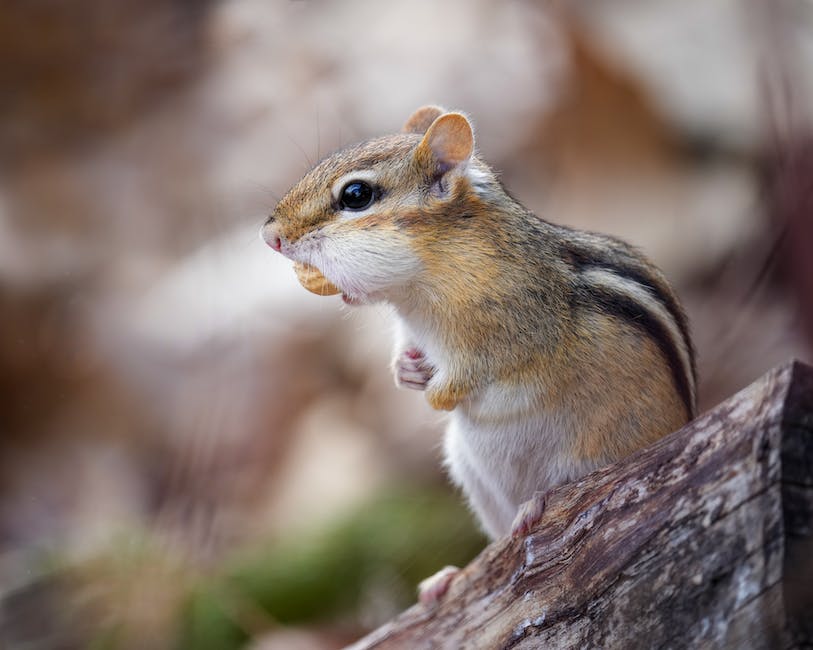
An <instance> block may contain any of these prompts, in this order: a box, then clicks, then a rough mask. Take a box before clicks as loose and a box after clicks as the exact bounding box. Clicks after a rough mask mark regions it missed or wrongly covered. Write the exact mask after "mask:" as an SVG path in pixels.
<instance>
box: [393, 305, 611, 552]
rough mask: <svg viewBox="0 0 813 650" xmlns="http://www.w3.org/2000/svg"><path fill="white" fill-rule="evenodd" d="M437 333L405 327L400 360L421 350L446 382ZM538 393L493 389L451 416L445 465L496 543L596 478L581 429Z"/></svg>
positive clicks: (506, 386)
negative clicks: (540, 501)
mask: <svg viewBox="0 0 813 650" xmlns="http://www.w3.org/2000/svg"><path fill="white" fill-rule="evenodd" d="M433 334H434V333H433V332H432V331H431V330H429V329H426V328H424V327H421V324H420V323H407V322H405V321H403V320H401V319H397V330H396V355H397V354H398V353H399V352H400V351H401V350H404V349H406V348H407V347H411V346H415V347H418V348H419V349H421V350H422V351H424V352H425V353H426V356H427V359H428V360H429V361H430V362H431V363H432V365H433V366H434V367H435V368H436V373H437V376H436V379H437V378H439V377H440V378H442V377H443V376H444V375H445V374H446V371H447V369H446V364H447V363H448V356H449V355H448V354H447V352H446V350H444V349H443V346H442V345H440V344H439V343H438V337H436V336H433ZM540 390H541V389H540V388H539V387H538V386H534V387H530V386H525V385H522V384H510V383H492V384H489V385H488V386H486V387H484V388H482V389H480V390H478V391H477V393H476V394H474V395H472V396H470V397H469V398H468V399H466V400H465V402H464V403H462V404H460V405H459V406H457V408H456V409H455V410H454V411H453V412H452V413H451V415H450V418H449V423H448V426H447V429H446V434H445V438H444V445H443V446H444V456H445V463H446V466H447V468H448V470H449V474H450V475H451V478H452V480H453V481H454V482H455V483H456V484H457V485H458V486H459V487H460V488H461V489H462V490H463V493H464V494H465V496H466V498H467V499H468V501H469V503H470V505H471V508H472V510H474V512H475V514H476V515H477V517H478V518H479V520H480V522H481V524H482V527H483V529H484V530H485V532H486V533H487V534H488V535H490V536H491V537H494V538H496V537H500V536H502V535H505V534H507V533H508V532H509V530H510V528H511V523H512V522H513V520H514V517H515V515H516V513H517V509H518V508H519V506H520V505H521V504H522V503H523V502H525V501H527V500H528V499H530V498H531V497H532V496H533V495H534V493H535V492H540V491H542V492H544V491H546V490H548V489H549V488H551V487H553V486H555V485H559V484H560V483H564V482H566V481H569V480H573V479H575V478H578V477H580V476H583V475H584V474H586V473H588V472H589V471H592V470H593V469H595V467H596V466H597V463H595V462H587V461H579V460H576V457H575V454H574V450H573V447H574V440H575V433H576V432H575V430H574V429H575V426H576V425H575V423H574V422H573V421H572V419H571V418H570V417H569V414H568V413H556V412H550V411H544V410H543V409H542V408H541V406H540V404H541V402H542V400H540V395H539V391H540Z"/></svg>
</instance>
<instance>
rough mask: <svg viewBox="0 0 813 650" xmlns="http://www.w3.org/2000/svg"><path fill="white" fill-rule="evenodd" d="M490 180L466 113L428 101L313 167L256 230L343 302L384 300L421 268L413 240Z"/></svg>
mask: <svg viewBox="0 0 813 650" xmlns="http://www.w3.org/2000/svg"><path fill="white" fill-rule="evenodd" d="M491 182H495V181H493V176H492V175H491V173H490V172H489V171H488V168H487V167H485V166H484V165H483V164H482V163H480V162H479V161H478V160H477V159H476V158H474V135H473V133H472V128H471V125H470V123H469V121H468V119H466V117H465V116H464V115H462V114H460V113H447V112H445V111H443V110H442V109H440V108H437V107H434V106H427V107H424V108H421V109H418V110H417V111H416V112H415V113H414V114H413V115H412V116H411V117H410V118H409V120H407V122H406V124H405V125H404V128H403V130H402V132H401V133H400V134H397V135H391V136H386V137H382V138H377V139H374V140H370V141H367V142H363V143H361V144H358V145H355V146H352V147H349V148H347V149H344V150H341V151H339V152H337V153H335V154H333V155H331V156H329V157H327V158H326V159H324V160H323V161H322V162H320V163H319V164H318V165H316V167H314V168H313V169H312V170H311V171H310V172H308V173H307V174H306V175H305V176H304V178H302V180H301V181H299V183H297V184H296V185H295V186H294V187H293V188H292V189H291V190H290V192H288V194H287V195H286V196H285V197H284V198H283V199H282V200H281V201H280V202H279V204H278V205H277V207H276V208H275V210H274V212H273V214H272V215H271V217H269V219H268V221H267V222H266V223H265V225H264V226H263V229H262V236H263V238H264V239H265V241H266V242H267V243H268V245H269V246H271V247H272V248H273V249H274V250H276V251H279V252H280V253H282V254H283V255H286V256H287V257H289V258H291V259H293V260H294V261H296V262H299V263H301V264H306V265H310V266H313V267H316V268H317V269H318V270H319V271H321V273H322V274H323V275H324V276H325V277H326V278H327V279H328V280H329V281H330V282H331V283H332V284H333V285H335V287H337V288H338V289H339V290H340V291H341V292H342V293H343V294H345V298H346V299H349V300H351V301H361V302H367V301H372V300H376V299H381V298H386V297H388V295H391V294H392V293H393V292H394V291H397V290H398V289H399V288H402V287H404V286H406V285H408V284H409V283H410V282H413V281H414V280H415V279H416V277H417V276H418V274H419V273H420V271H421V269H422V267H423V263H424V260H423V258H422V255H421V253H422V250H421V248H422V246H423V244H422V242H421V240H422V239H425V238H426V237H430V238H435V239H437V236H438V232H437V228H441V229H442V228H443V226H444V223H445V224H449V223H451V222H452V221H453V220H454V219H455V218H456V215H466V213H467V209H466V200H467V197H470V195H474V194H476V193H477V191H478V187H479V188H480V189H482V187H484V186H485V185H487V184H488V183H491ZM481 186H482V187H481ZM469 212H470V211H469ZM460 218H464V217H463V216H461V217H460ZM334 292H335V291H334Z"/></svg>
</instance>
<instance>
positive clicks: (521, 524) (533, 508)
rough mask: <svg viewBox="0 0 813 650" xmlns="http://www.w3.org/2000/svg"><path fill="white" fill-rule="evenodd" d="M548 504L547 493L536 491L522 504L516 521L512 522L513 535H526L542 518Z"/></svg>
mask: <svg viewBox="0 0 813 650" xmlns="http://www.w3.org/2000/svg"><path fill="white" fill-rule="evenodd" d="M546 505H547V493H546V492H536V493H535V494H534V495H533V497H531V498H530V499H529V500H528V501H526V502H525V503H523V504H522V505H520V507H519V510H517V516H516V517H514V523H512V524H511V537H525V535H527V534H528V533H530V532H531V530H532V529H533V527H534V526H536V524H538V523H539V520H540V519H542V515H543V514H545V506H546Z"/></svg>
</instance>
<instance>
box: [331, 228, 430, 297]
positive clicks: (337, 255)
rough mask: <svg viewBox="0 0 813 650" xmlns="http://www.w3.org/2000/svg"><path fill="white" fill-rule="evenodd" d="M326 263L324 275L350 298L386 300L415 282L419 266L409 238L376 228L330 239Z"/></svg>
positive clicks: (343, 234)
mask: <svg viewBox="0 0 813 650" xmlns="http://www.w3.org/2000/svg"><path fill="white" fill-rule="evenodd" d="M322 259H323V268H322V272H323V273H324V274H325V276H326V277H328V278H329V279H330V280H331V281H333V282H334V283H335V284H336V286H338V287H341V288H342V289H343V290H344V291H345V292H346V293H347V294H348V295H349V296H350V297H367V296H375V295H379V296H381V297H386V294H387V292H388V291H389V290H391V289H393V288H395V287H397V286H399V285H401V284H403V283H405V282H408V281H409V280H410V279H412V278H413V277H414V276H415V274H416V273H417V271H418V264H419V262H418V259H417V257H416V256H415V255H414V254H413V253H412V251H411V249H410V247H409V245H408V242H407V241H406V240H405V238H403V237H402V236H400V234H399V233H397V232H392V231H389V230H383V229H376V228H371V229H368V230H357V231H355V232H351V233H342V234H341V235H339V234H338V233H337V236H335V237H326V238H325V240H324V242H323V247H322Z"/></svg>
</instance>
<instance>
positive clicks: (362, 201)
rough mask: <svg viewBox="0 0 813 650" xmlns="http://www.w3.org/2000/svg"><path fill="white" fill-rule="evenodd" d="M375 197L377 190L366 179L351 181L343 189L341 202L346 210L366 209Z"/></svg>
mask: <svg viewBox="0 0 813 650" xmlns="http://www.w3.org/2000/svg"><path fill="white" fill-rule="evenodd" d="M374 199H375V192H374V191H373V188H372V187H370V186H369V185H368V184H367V183H365V182H364V181H350V182H349V183H348V184H347V185H345V186H344V189H342V193H341V195H340V197H339V203H340V205H341V206H342V208H344V209H346V210H364V209H365V208H367V207H369V206H370V204H371V203H372V202H373V200H374Z"/></svg>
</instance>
